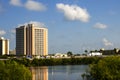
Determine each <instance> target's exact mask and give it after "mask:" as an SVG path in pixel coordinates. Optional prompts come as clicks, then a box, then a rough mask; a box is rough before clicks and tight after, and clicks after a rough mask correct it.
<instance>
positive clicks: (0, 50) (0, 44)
mask: <svg viewBox="0 0 120 80" xmlns="http://www.w3.org/2000/svg"><path fill="white" fill-rule="evenodd" d="M6 54H7V55H8V54H9V40H8V39H4V38H3V37H1V38H0V55H6Z"/></svg>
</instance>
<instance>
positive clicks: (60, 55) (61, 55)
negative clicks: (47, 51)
mask: <svg viewBox="0 0 120 80" xmlns="http://www.w3.org/2000/svg"><path fill="white" fill-rule="evenodd" d="M55 57H58V58H61V57H68V56H67V54H62V53H56V54H55Z"/></svg>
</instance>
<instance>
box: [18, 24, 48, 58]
mask: <svg viewBox="0 0 120 80" xmlns="http://www.w3.org/2000/svg"><path fill="white" fill-rule="evenodd" d="M16 54H17V55H29V56H33V55H36V56H40V55H42V56H43V55H47V54H48V30H47V28H44V27H42V26H40V25H37V24H27V25H24V26H20V27H18V28H16Z"/></svg>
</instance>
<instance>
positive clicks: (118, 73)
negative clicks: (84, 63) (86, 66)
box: [89, 56, 120, 80]
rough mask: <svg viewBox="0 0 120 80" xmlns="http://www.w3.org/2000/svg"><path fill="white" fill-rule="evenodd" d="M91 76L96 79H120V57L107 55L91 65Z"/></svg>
mask: <svg viewBox="0 0 120 80" xmlns="http://www.w3.org/2000/svg"><path fill="white" fill-rule="evenodd" d="M89 73H90V76H91V77H92V78H94V79H95V80H119V79H120V57H119V56H118V57H106V58H104V59H101V60H100V61H99V62H98V63H97V64H91V65H90V72H89Z"/></svg>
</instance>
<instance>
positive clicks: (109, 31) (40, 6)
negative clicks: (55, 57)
mask: <svg viewBox="0 0 120 80" xmlns="http://www.w3.org/2000/svg"><path fill="white" fill-rule="evenodd" d="M119 3H120V0H0V36H3V37H5V38H8V39H10V49H14V48H15V28H16V27H17V26H18V25H20V24H24V23H29V22H30V21H34V22H40V23H43V24H44V25H45V26H46V27H47V28H48V31H49V33H48V36H49V40H48V42H49V53H56V52H60V53H66V52H68V51H72V52H73V53H82V52H84V50H86V49H87V50H99V49H100V48H105V49H113V48H120V35H119V34H120V31H119V30H120V22H119V21H120V5H119Z"/></svg>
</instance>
